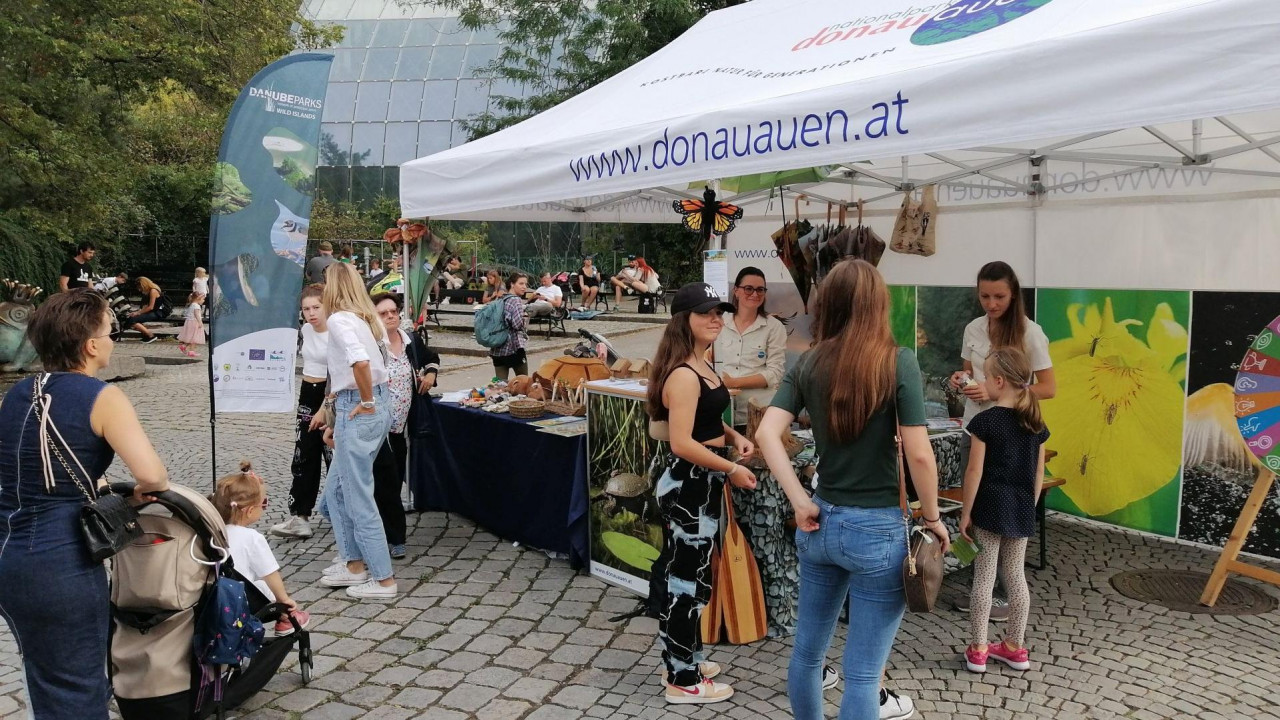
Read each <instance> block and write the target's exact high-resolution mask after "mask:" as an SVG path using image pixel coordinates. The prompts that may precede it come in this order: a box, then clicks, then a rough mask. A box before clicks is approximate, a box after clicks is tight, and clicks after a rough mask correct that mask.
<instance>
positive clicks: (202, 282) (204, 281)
mask: <svg viewBox="0 0 1280 720" xmlns="http://www.w3.org/2000/svg"><path fill="white" fill-rule="evenodd" d="M191 292H194V293H200V294H201V295H208V294H209V278H207V277H198V278H192V279H191Z"/></svg>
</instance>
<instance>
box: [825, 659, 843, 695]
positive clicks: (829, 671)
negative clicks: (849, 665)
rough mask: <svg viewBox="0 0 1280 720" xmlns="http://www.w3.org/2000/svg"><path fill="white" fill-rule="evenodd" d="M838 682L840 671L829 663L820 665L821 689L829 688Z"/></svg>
mask: <svg viewBox="0 0 1280 720" xmlns="http://www.w3.org/2000/svg"><path fill="white" fill-rule="evenodd" d="M839 684H840V673H838V672H836V669H835V668H833V667H831V666H830V665H823V666H822V689H823V690H830V689H831V688H833V687H835V686H836V685H839Z"/></svg>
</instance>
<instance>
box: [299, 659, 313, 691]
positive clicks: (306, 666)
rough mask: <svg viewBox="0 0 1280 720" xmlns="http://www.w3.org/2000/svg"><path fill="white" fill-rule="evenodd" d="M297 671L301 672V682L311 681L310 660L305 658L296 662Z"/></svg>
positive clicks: (304, 683)
mask: <svg viewBox="0 0 1280 720" xmlns="http://www.w3.org/2000/svg"><path fill="white" fill-rule="evenodd" d="M298 672H300V673H302V684H303V685H308V684H310V683H311V660H310V659H307V660H304V661H302V662H300V663H298Z"/></svg>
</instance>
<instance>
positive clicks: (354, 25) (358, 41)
mask: <svg viewBox="0 0 1280 720" xmlns="http://www.w3.org/2000/svg"><path fill="white" fill-rule="evenodd" d="M377 24H378V21H377V20H352V21H350V22H347V23H343V25H344V27H345V28H346V29H345V30H343V31H342V42H341V43H339V44H338V47H369V39H370V38H372V37H373V29H374V27H376V26H377Z"/></svg>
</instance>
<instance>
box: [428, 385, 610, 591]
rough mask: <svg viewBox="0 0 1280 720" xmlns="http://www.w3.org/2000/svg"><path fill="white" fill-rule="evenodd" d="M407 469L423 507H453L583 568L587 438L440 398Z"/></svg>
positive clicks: (488, 527) (447, 509) (510, 537)
mask: <svg viewBox="0 0 1280 720" xmlns="http://www.w3.org/2000/svg"><path fill="white" fill-rule="evenodd" d="M435 409H436V413H435V424H436V427H434V428H433V431H432V432H430V433H429V434H428V435H427V436H426V437H425V438H423V445H424V446H425V447H424V452H423V453H421V454H419V455H417V456H416V457H419V458H424V460H425V462H422V463H418V464H416V465H415V467H414V468H413V470H412V473H411V476H410V487H411V489H412V490H413V498H414V506H415V508H416V509H418V510H443V511H445V512H454V513H458V514H459V515H462V516H463V517H466V518H468V519H470V520H472V521H474V522H475V523H476V524H477V525H479V526H481V527H483V528H484V529H485V530H487V531H489V532H491V533H493V534H494V535H497V536H498V537H501V538H503V539H506V540H511V541H515V542H519V543H521V544H524V545H529V546H532V547H535V548H539V549H542V550H552V551H555V552H560V553H566V554H568V556H569V564H570V565H571V566H573V567H575V568H578V567H585V566H586V564H587V559H588V557H589V553H588V545H587V476H586V469H587V449H586V447H587V446H586V437H585V436H577V437H561V436H558V435H551V434H548V433H543V432H538V428H537V427H536V426H534V425H530V424H529V421H527V420H519V419H517V418H513V417H511V416H510V415H508V414H505V413H503V414H494V413H488V412H484V411H482V410H473V409H471V408H466V407H462V406H461V405H454V404H451V403H441V402H437V403H436V406H435Z"/></svg>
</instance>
